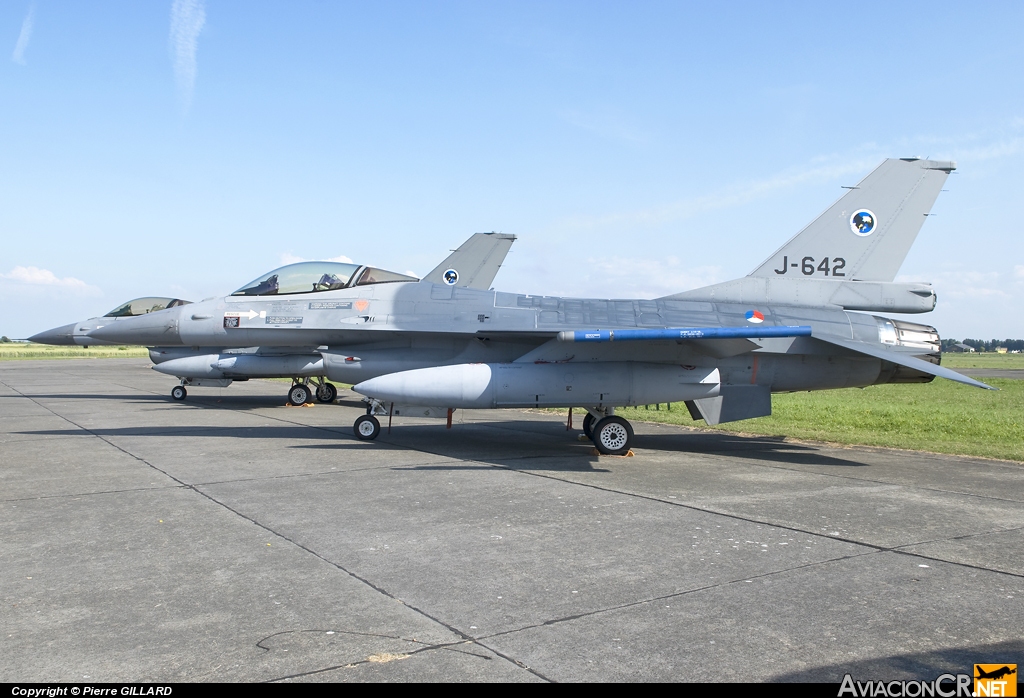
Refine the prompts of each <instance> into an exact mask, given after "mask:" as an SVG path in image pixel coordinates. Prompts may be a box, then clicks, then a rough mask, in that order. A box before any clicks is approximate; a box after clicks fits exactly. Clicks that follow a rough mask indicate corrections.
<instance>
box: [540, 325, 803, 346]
mask: <svg viewBox="0 0 1024 698" xmlns="http://www.w3.org/2000/svg"><path fill="white" fill-rule="evenodd" d="M810 336H811V327H810V325H777V326H776V325H768V326H765V327H761V326H757V325H745V326H743V327H664V328H661V327H658V328H651V329H625V330H572V331H569V332H559V333H558V341H560V342H637V341H640V342H643V341H648V342H649V341H657V340H666V339H672V340H695V339H764V338H766V337H810Z"/></svg>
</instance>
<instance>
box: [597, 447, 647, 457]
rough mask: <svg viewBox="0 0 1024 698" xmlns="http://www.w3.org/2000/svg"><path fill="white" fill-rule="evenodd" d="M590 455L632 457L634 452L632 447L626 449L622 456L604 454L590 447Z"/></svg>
mask: <svg viewBox="0 0 1024 698" xmlns="http://www.w3.org/2000/svg"><path fill="white" fill-rule="evenodd" d="M590 455H592V456H604V457H605V458H632V457H633V456H635V455H636V454H635V453H633V449H629V450H628V451H626V454H625V455H622V456H613V455H611V454H607V455H605V454H604V453H601V452H600V451H598V450H597V449H596V448H592V449H590Z"/></svg>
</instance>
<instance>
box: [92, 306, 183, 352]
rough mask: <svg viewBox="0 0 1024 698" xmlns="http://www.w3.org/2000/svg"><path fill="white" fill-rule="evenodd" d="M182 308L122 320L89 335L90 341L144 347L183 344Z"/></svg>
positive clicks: (98, 328)
mask: <svg viewBox="0 0 1024 698" xmlns="http://www.w3.org/2000/svg"><path fill="white" fill-rule="evenodd" d="M179 310H180V308H167V309H166V310H158V311H157V312H155V313H148V314H146V315H140V316H138V317H129V318H121V319H119V320H118V321H117V322H111V323H110V324H107V325H104V326H103V327H97V328H96V329H95V330H93V331H92V332H90V333H89V335H88V336H89V338H90V339H101V340H103V341H104V342H111V343H114V344H138V345H142V346H144V347H155V346H172V345H175V344H181V337H180V335H179V334H178V315H179Z"/></svg>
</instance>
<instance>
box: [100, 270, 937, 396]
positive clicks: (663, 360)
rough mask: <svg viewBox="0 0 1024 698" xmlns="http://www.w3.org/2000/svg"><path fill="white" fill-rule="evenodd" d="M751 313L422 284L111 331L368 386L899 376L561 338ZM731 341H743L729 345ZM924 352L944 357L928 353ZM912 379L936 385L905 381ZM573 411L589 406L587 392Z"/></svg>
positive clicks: (799, 350)
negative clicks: (504, 373)
mask: <svg viewBox="0 0 1024 698" xmlns="http://www.w3.org/2000/svg"><path fill="white" fill-rule="evenodd" d="M749 310H751V306H749V305H738V304H730V303H711V302H696V301H685V300H674V299H662V300H614V299H611V300H600V299H574V298H559V297H550V296H528V295H521V294H512V293H502V292H495V291H481V290H475V289H467V288H452V287H447V286H443V285H438V284H432V283H429V282H425V281H421V282H414V283H390V284H380V285H376V286H364V287H357V288H349V289H339V290H334V291H325V292H320V293H309V294H293V295H289V296H271V297H265V296H264V297H246V296H227V297H223V298H217V299H210V300H207V301H201V302H199V303H194V304H192V305H189V306H184V307H181V308H171V309H168V310H166V311H160V312H157V313H151V314H150V315H147V316H145V317H143V318H138V319H136V321H135V322H134V323H125V324H122V323H118V327H116V328H111V329H110V330H107V329H106V328H105V329H104V330H100V331H99V336H100V337H110V336H113V332H114V331H115V330H120V329H122V328H123V329H124V330H128V329H129V328H128V324H132V325H133V327H132V328H131V330H130V331H129V332H127V333H125V332H121V333H118V334H117V335H116V337H117V340H116V341H120V342H126V343H127V342H131V343H134V344H148V345H157V346H160V347H167V348H170V347H173V346H182V347H194V348H195V349H194V350H193V351H195V350H198V349H199V348H200V347H208V348H214V347H239V346H250V347H255V346H258V347H261V348H264V350H265V348H271V347H282V348H283V347H291V348H294V347H300V346H307V347H316V346H324V345H326V347H328V348H327V349H326V350H322V351H321V352H320V353H321V354H322V356H323V360H324V368H325V372H326V375H327V376H328V378H330V379H331V380H337V381H342V382H346V383H359V382H362V381H365V380H367V379H370V378H375V377H378V376H383V375H386V374H391V373H396V372H399V371H407V370H412V369H418V368H427V367H436V366H449V365H457V364H472V363H486V364H501V363H512V362H519V363H523V362H526V363H536V364H546V363H565V364H578V363H594V362H601V363H619V362H643V363H646V364H672V365H682V366H688V367H695V368H717V369H718V370H719V371H720V376H721V383H722V385H744V386H746V385H758V386H765V387H767V388H768V389H769V390H770V391H772V392H785V391H794V390H822V389H831V388H845V387H861V386H867V385H872V384H874V383H878V382H887V381H888V380H890V379H892V378H893V377H894V375H895V374H894V371H893V368H894V367H892V366H886V365H885V364H886V362H884V361H882V360H880V359H878V358H873V357H870V356H863V355H856V354H854V353H852V352H845V351H843V350H842V349H837V348H836V347H834V346H832V345H829V344H826V343H823V342H820V341H818V340H816V339H814V338H812V337H787V338H775V339H761V340H756V339H755V340H752V341H753V344H750V343H748V342H750V341H751V340H721V341H719V342H717V343H716V342H699V343H698V342H689V341H685V340H681V341H652V342H645V343H643V346H638V345H637V344H627V343H615V342H611V343H606V344H572V343H564V342H558V341H557V339H556V337H557V335H558V333H559V332H563V331H567V330H582V329H589V328H595V327H614V328H664V327H749V326H751V323H750V322H748V320H747V319H746V314H747V312H748V311H749ZM757 310H758V311H760V312H761V313H762V314H763V315H764V320H763V323H760V326H761V327H772V326H787V325H806V326H810V327H811V328H812V329H813V331H814V332H815V333H819V332H821V333H824V334H828V335H831V336H838V337H842V338H848V339H851V340H855V341H860V342H872V343H879V329H878V326H879V323H878V320H876V318H875V317H874V316H872V315H866V314H862V313H856V312H849V311H844V310H840V309H838V308H835V309H833V308H802V307H799V306H766V305H759V306H757ZM730 342H731V344H730ZM738 342H742V344H738ZM916 353H917V354H928V353H931V349H930V348H928V347H921V348H919V349H918V350H916ZM901 375H902V376H903V378H904V379H914V380H921V381H924V380H930V379H931V376H925V375H924V374H921V375H913V372H908V371H907V370H906V369H904V370H903V372H902V374H901ZM562 397H563V399H562V400H561V402H563V403H565V404H567V405H572V404H577V403H578V402H579V399H578V398H579V396H578V394H577V395H565V396H562Z"/></svg>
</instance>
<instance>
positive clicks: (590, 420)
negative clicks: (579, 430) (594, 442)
mask: <svg viewBox="0 0 1024 698" xmlns="http://www.w3.org/2000/svg"><path fill="white" fill-rule="evenodd" d="M583 435H584V436H586V437H587V438H588V439H593V438H594V415H592V414H590V413H589V412H587V415H586V416H585V417H584V418H583Z"/></svg>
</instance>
